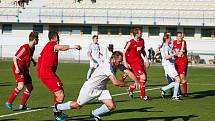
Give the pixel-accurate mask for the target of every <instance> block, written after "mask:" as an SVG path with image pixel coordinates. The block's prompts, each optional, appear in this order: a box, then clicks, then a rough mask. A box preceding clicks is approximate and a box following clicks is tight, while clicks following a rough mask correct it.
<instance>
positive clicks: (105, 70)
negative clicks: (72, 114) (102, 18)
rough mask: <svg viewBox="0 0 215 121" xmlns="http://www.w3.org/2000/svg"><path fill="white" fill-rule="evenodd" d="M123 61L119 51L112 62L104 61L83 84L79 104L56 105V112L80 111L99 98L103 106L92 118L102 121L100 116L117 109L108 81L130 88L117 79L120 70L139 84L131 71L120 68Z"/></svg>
mask: <svg viewBox="0 0 215 121" xmlns="http://www.w3.org/2000/svg"><path fill="white" fill-rule="evenodd" d="M122 61H123V54H122V53H121V52H119V51H115V52H113V54H112V56H111V58H110V60H105V61H103V62H102V63H101V64H100V65H99V66H98V68H96V69H95V71H94V72H93V74H92V76H91V77H90V78H89V80H88V81H86V82H85V83H84V84H83V86H82V88H81V90H80V93H79V96H78V99H77V102H74V101H69V102H66V103H63V104H57V105H55V108H56V110H69V109H79V108H80V107H82V106H83V105H84V104H86V103H88V102H89V101H91V100H93V99H96V98H98V100H101V101H102V102H103V105H102V106H101V107H99V108H97V109H95V110H93V111H92V112H91V114H90V116H91V117H93V118H94V119H95V120H96V121H100V120H101V118H100V117H99V116H100V115H102V114H106V113H108V112H110V111H111V110H114V109H115V108H116V105H115V102H114V101H113V99H112V97H111V95H110V92H109V90H108V89H107V83H108V81H109V80H111V81H112V83H113V84H114V85H116V86H119V87H128V86H129V84H128V83H125V82H122V81H120V80H117V79H116V77H115V73H116V72H117V70H118V69H120V70H121V71H124V72H126V73H127V74H128V75H129V77H130V78H131V79H132V80H134V81H135V82H136V83H137V84H138V80H137V78H136V77H135V75H134V74H133V73H132V72H131V71H130V70H129V69H126V68H120V65H121V63H122Z"/></svg>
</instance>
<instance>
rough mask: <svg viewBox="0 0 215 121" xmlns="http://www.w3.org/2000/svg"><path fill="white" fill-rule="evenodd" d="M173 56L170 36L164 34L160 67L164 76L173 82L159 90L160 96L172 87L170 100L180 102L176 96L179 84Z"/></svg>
mask: <svg viewBox="0 0 215 121" xmlns="http://www.w3.org/2000/svg"><path fill="white" fill-rule="evenodd" d="M174 55H175V53H174V52H173V49H172V45H171V36H170V34H169V33H165V34H164V37H163V44H162V50H161V57H162V66H163V68H164V71H165V74H167V75H168V76H169V77H170V78H171V79H172V80H174V81H173V82H171V83H170V84H168V85H167V86H164V87H161V88H160V90H161V96H162V97H164V94H165V91H166V90H168V89H171V88H173V87H174V92H173V96H172V99H173V100H180V98H179V97H178V96H177V95H178V89H179V84H180V77H179V75H178V73H177V71H176V69H175V62H174Z"/></svg>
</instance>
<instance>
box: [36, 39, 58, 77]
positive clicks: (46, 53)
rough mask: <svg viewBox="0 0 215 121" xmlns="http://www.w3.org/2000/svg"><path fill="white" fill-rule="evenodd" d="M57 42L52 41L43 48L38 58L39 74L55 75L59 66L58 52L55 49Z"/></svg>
mask: <svg viewBox="0 0 215 121" xmlns="http://www.w3.org/2000/svg"><path fill="white" fill-rule="evenodd" d="M55 45H57V42H54V41H50V42H48V43H47V44H46V46H45V47H44V48H43V50H42V52H41V53H40V57H39V58H38V67H37V71H38V76H39V78H40V77H41V76H46V77H47V76H53V75H55V72H56V70H57V66H58V52H56V51H55V50H54V47H55Z"/></svg>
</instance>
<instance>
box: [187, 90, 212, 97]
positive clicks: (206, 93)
mask: <svg viewBox="0 0 215 121" xmlns="http://www.w3.org/2000/svg"><path fill="white" fill-rule="evenodd" d="M189 95H190V96H192V98H194V99H197V98H204V97H208V96H215V90H207V91H199V92H193V93H189Z"/></svg>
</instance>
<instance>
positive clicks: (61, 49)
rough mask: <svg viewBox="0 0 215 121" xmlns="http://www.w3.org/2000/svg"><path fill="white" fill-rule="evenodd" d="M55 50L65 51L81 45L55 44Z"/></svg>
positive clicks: (78, 48) (78, 47) (79, 47)
mask: <svg viewBox="0 0 215 121" xmlns="http://www.w3.org/2000/svg"><path fill="white" fill-rule="evenodd" d="M54 49H55V51H67V50H69V49H77V50H80V49H81V46H80V45H74V46H70V45H55V48H54Z"/></svg>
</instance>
